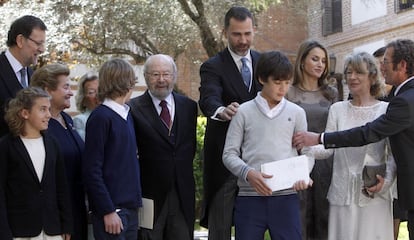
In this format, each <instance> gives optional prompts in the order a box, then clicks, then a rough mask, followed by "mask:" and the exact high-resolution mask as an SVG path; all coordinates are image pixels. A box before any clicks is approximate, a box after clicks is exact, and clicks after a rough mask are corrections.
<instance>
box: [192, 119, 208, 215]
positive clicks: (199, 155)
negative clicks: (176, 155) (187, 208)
mask: <svg viewBox="0 0 414 240" xmlns="http://www.w3.org/2000/svg"><path fill="white" fill-rule="evenodd" d="M206 124H207V119H206V117H203V116H199V117H198V118H197V150H196V154H195V157H194V162H193V169H194V178H195V183H196V194H195V197H196V209H195V210H196V219H199V218H200V213H201V199H202V197H203V146H204V133H205V131H206Z"/></svg>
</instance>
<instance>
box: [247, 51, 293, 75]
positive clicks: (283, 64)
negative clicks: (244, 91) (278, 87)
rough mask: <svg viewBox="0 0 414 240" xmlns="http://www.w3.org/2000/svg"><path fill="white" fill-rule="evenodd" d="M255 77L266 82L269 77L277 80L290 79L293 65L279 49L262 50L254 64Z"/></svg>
mask: <svg viewBox="0 0 414 240" xmlns="http://www.w3.org/2000/svg"><path fill="white" fill-rule="evenodd" d="M255 73H256V74H255V79H256V80H257V81H258V80H259V78H260V79H261V80H262V81H263V82H267V80H268V78H269V77H273V79H277V80H290V79H291V78H292V75H293V66H292V64H291V63H290V61H289V59H288V58H287V57H286V55H285V54H283V53H282V52H279V51H269V52H264V53H262V54H261V55H260V58H259V60H258V61H257V64H256V71H255Z"/></svg>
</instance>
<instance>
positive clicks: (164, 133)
mask: <svg viewBox="0 0 414 240" xmlns="http://www.w3.org/2000/svg"><path fill="white" fill-rule="evenodd" d="M141 100H142V101H141V102H140V101H139V100H138V108H139V110H140V111H141V113H142V116H145V117H146V119H147V121H148V123H149V124H150V125H151V126H152V128H154V129H155V130H156V131H157V132H158V133H159V134H160V135H161V137H162V138H163V139H165V140H166V141H168V142H171V141H170V139H169V137H168V129H167V128H166V127H165V125H164V123H163V122H162V121H161V119H160V116H159V115H158V112H157V110H156V109H155V106H154V104H153V102H152V99H151V96H150V95H149V93H148V90H147V91H146V92H145V93H144V95H143V96H142V99H141ZM174 122H175V118H174Z"/></svg>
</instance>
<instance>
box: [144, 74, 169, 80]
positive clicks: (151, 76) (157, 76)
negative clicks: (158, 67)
mask: <svg viewBox="0 0 414 240" xmlns="http://www.w3.org/2000/svg"><path fill="white" fill-rule="evenodd" d="M147 74H148V75H149V76H150V78H152V79H160V78H161V77H162V78H163V79H165V80H170V79H171V78H172V76H173V74H171V73H158V72H154V73H147Z"/></svg>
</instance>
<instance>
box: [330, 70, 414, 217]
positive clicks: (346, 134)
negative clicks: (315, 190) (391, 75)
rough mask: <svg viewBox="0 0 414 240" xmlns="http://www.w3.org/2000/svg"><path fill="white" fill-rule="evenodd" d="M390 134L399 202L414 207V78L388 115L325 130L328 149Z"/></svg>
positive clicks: (402, 90) (370, 141) (412, 208)
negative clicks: (358, 124) (362, 122)
mask: <svg viewBox="0 0 414 240" xmlns="http://www.w3.org/2000/svg"><path fill="white" fill-rule="evenodd" d="M385 137H389V139H390V145H391V149H392V153H393V155H394V158H395V161H396V164H397V181H398V182H397V184H398V201H399V203H400V205H401V207H402V208H403V209H408V210H414V78H412V79H411V80H410V81H409V82H407V83H406V84H405V85H404V86H403V87H402V88H401V89H400V90H399V92H398V94H397V96H394V97H393V98H392V99H391V101H390V103H389V105H388V108H387V111H386V113H385V114H383V115H382V116H380V117H379V118H377V119H376V120H374V121H372V122H370V123H367V124H366V125H365V126H362V127H357V128H352V129H349V130H345V131H340V132H334V133H325V134H324V144H325V147H326V148H338V147H353V146H362V145H365V144H368V143H372V142H377V141H379V140H380V139H383V138H385Z"/></svg>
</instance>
